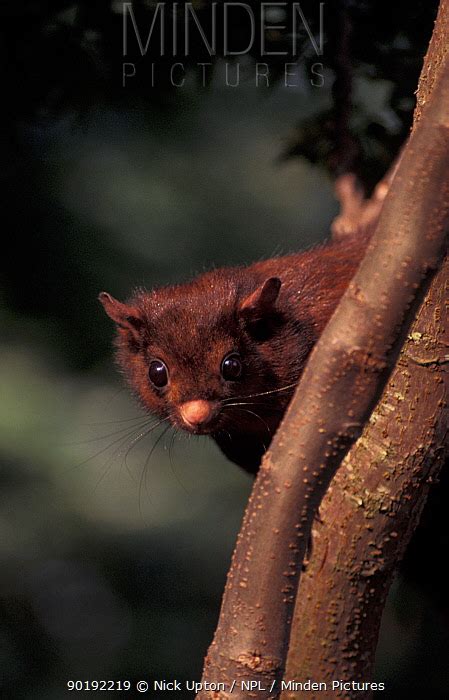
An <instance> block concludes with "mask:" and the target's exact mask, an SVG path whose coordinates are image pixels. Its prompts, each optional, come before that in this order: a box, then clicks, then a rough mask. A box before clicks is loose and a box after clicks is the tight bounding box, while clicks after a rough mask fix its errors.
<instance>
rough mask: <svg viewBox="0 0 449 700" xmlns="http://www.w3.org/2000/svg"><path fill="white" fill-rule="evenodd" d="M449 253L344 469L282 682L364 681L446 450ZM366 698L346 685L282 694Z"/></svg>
mask: <svg viewBox="0 0 449 700" xmlns="http://www.w3.org/2000/svg"><path fill="white" fill-rule="evenodd" d="M448 284H449V261H448V260H446V261H445V264H444V265H443V267H442V268H441V270H440V271H439V273H438V274H437V276H436V277H435V278H434V280H433V282H432V285H431V287H430V290H429V292H428V294H427V295H426V299H425V302H424V304H423V305H422V306H421V308H420V310H419V313H418V316H417V319H416V321H415V322H414V324H413V326H412V328H411V332H410V334H409V335H408V337H407V340H406V342H405V345H404V347H403V349H402V352H401V355H400V357H399V361H398V363H397V365H396V367H395V370H394V372H393V374H392V375H391V377H390V380H389V382H388V386H387V388H386V389H385V391H384V394H383V396H382V399H381V401H380V402H379V404H378V406H377V407H376V409H375V411H374V412H373V414H372V415H371V418H370V421H369V423H368V424H367V426H366V428H365V431H364V433H363V435H362V437H361V438H360V439H359V440H358V442H357V443H356V444H355V445H354V447H353V448H352V450H351V451H350V453H349V454H348V455H347V457H346V459H345V460H344V462H343V465H342V467H341V468H340V469H339V470H338V472H337V474H336V476H335V478H334V480H333V482H332V484H331V486H330V488H329V490H328V492H327V494H326V496H325V498H324V500H323V502H322V504H321V506H320V522H316V523H315V526H314V529H313V556H312V557H311V559H310V562H309V564H308V566H307V570H306V572H305V573H304V574H303V576H302V577H301V583H300V586H299V591H298V596H297V602H296V607H295V614H294V622H293V628H292V634H291V637H290V647H289V654H288V662H287V670H286V676H285V678H286V680H288V679H302V680H306V679H307V678H311V679H313V680H320V681H323V682H325V683H327V685H328V687H329V688H332V681H334V680H338V679H343V680H344V681H346V682H352V681H355V682H364V681H365V682H366V681H369V680H370V679H371V677H372V671H373V663H374V654H375V650H376V645H377V638H378V632H379V626H380V620H381V615H382V610H383V607H384V604H385V599H386V596H387V593H388V590H389V587H390V584H391V581H392V578H393V575H394V573H395V570H396V567H397V565H398V563H399V561H400V560H401V558H402V556H403V554H404V552H405V549H406V547H407V545H408V543H409V540H410V537H411V535H412V534H413V531H414V529H415V527H416V525H417V524H418V522H419V517H420V514H421V511H422V508H423V506H424V504H425V502H426V499H427V495H428V492H429V488H430V486H431V484H432V483H433V482H434V481H436V480H437V479H438V473H439V470H440V467H441V465H442V464H443V463H444V460H445V459H446V458H447V457H448V454H449V441H448V437H449V318H448V309H447V298H448ZM306 695H307V697H309V698H313V697H319V698H323V700H324V698H327V697H329V698H339V697H340V698H356V697H357V698H367V697H370V695H371V693H370V691H369V690H367V691H366V692H365V693H364V692H360V691H358V690H352V691H351V689H348V688H346V690H345V688H344V687H343V688H339V689H335V690H333V691H329V692H328V693H326V692H320V693H319V694H317V696H315V695H314V694H313V693H310V692H308V693H302V692H300V691H296V692H285V694H284V696H283V697H285V698H288V699H289V700H291V699H293V698H295V699H296V698H302V697H305V696H306Z"/></svg>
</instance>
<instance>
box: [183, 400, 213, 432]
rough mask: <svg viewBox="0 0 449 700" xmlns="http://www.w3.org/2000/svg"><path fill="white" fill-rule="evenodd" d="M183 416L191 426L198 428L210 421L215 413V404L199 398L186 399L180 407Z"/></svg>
mask: <svg viewBox="0 0 449 700" xmlns="http://www.w3.org/2000/svg"><path fill="white" fill-rule="evenodd" d="M179 412H180V413H181V417H182V419H183V421H184V422H185V423H187V425H189V426H190V427H191V428H197V427H199V426H201V425H204V424H205V423H208V422H209V421H210V419H211V418H212V416H213V415H214V413H215V410H214V405H213V404H212V403H211V402H210V401H205V400H203V399H197V400H195V401H186V402H185V403H183V404H181V406H180V407H179Z"/></svg>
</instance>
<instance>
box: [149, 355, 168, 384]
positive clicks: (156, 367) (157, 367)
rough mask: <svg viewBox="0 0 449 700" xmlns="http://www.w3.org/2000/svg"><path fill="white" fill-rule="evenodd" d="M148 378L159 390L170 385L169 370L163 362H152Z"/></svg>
mask: <svg viewBox="0 0 449 700" xmlns="http://www.w3.org/2000/svg"><path fill="white" fill-rule="evenodd" d="M148 376H149V378H150V382H151V383H152V384H153V385H154V386H155V387H157V388H158V389H162V387H164V386H166V385H167V384H168V370H167V367H166V366H165V365H164V363H163V362H162V360H153V361H152V362H150V366H149V368H148Z"/></svg>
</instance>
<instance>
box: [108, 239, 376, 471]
mask: <svg viewBox="0 0 449 700" xmlns="http://www.w3.org/2000/svg"><path fill="white" fill-rule="evenodd" d="M365 247H366V241H364V240H361V239H360V240H359V239H354V238H351V239H348V240H342V241H337V242H330V243H328V244H325V245H320V246H317V247H315V248H312V249H310V250H306V251H304V252H302V253H296V254H292V255H287V256H282V257H277V258H271V259H269V260H264V261H261V262H257V263H254V264H252V265H249V266H248V267H230V268H219V269H216V270H212V271H210V272H206V273H204V274H202V275H199V276H198V277H196V278H194V279H193V280H191V281H190V282H187V283H185V284H179V285H172V286H167V287H162V288H159V289H155V290H152V291H147V290H139V291H137V292H136V293H135V294H134V296H133V297H132V298H131V299H130V300H129V301H128V302H126V303H122V302H119V301H117V300H116V299H114V298H113V297H112V296H111V295H109V294H107V293H106V292H102V293H101V294H100V297H99V298H100V301H101V302H102V304H103V306H104V308H105V310H106V313H107V314H108V315H109V316H110V317H111V318H112V319H113V320H114V321H115V323H116V324H117V331H118V332H117V337H116V348H117V353H116V358H117V362H118V365H119V367H120V369H121V371H122V372H123V374H124V375H125V377H126V380H127V382H128V384H129V385H130V387H131V388H132V390H133V391H134V393H135V394H136V395H137V396H138V398H139V400H140V402H141V403H142V404H143V406H144V407H145V409H146V410H148V411H150V412H152V413H155V414H157V415H158V416H160V417H161V418H166V419H168V420H169V421H170V422H171V423H172V424H173V425H174V426H176V427H179V428H182V429H184V430H187V431H189V432H192V433H195V434H207V435H210V436H211V437H212V438H213V439H214V440H215V442H216V443H217V444H218V445H219V447H220V448H221V450H222V451H223V452H224V453H225V455H226V456H227V457H228V458H229V459H230V460H232V461H233V462H236V463H237V464H239V465H240V466H241V467H243V468H244V469H246V470H247V471H249V472H251V473H255V472H257V469H258V467H259V465H260V461H261V458H262V456H263V454H264V452H265V451H266V449H267V448H268V446H269V444H270V442H271V439H272V437H273V434H274V432H275V431H276V428H277V427H278V425H279V423H280V422H281V420H282V417H283V415H284V413H285V410H286V408H287V406H288V404H289V402H290V399H291V397H292V395H293V393H294V390H295V387H296V384H297V382H298V380H299V377H300V375H301V372H302V369H303V367H304V365H305V363H306V360H307V357H308V355H309V353H310V351H311V350H312V348H313V346H314V344H315V342H316V341H317V339H318V338H319V336H320V334H321V333H322V331H323V329H324V327H325V325H326V323H327V322H328V320H329V318H330V317H331V315H332V313H333V311H334V309H335V307H336V306H337V304H338V302H339V300H340V298H341V296H342V295H343V293H344V291H345V290H346V288H347V286H348V284H349V282H350V280H351V278H352V277H353V275H354V272H355V271H356V269H357V267H358V264H359V262H360V260H361V258H362V256H363V254H364V250H365Z"/></svg>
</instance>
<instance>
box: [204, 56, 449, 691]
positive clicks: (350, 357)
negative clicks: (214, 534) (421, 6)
mask: <svg viewBox="0 0 449 700" xmlns="http://www.w3.org/2000/svg"><path fill="white" fill-rule="evenodd" d="M448 115H449V67H447V66H446V71H441V76H440V79H439V80H438V82H437V87H436V88H435V90H434V93H433V95H432V100H430V103H429V105H428V106H427V107H426V115H425V118H423V119H422V120H421V121H420V123H419V125H418V127H417V128H416V130H415V132H414V133H413V134H412V136H411V138H410V140H409V142H408V144H407V146H406V148H405V150H404V153H403V154H402V156H401V160H400V163H399V166H398V170H397V173H396V176H395V178H394V180H393V182H392V185H391V187H390V191H389V192H388V195H387V197H386V199H385V203H384V206H383V208H382V213H381V217H380V220H379V224H378V226H377V229H376V232H375V234H374V236H373V240H372V243H371V244H370V248H369V251H368V253H367V256H366V258H365V259H364V261H363V262H362V265H361V267H360V270H359V271H358V273H357V274H356V276H355V278H354V280H353V282H352V284H351V285H350V287H349V289H348V291H347V293H346V294H345V296H344V297H343V299H342V301H341V303H340V305H339V307H338V309H337V310H336V312H335V314H334V316H333V317H332V319H331V321H330V322H329V324H328V326H327V328H326V329H325V331H324V333H323V335H322V337H321V339H320V341H319V342H318V343H317V345H316V347H315V349H314V351H313V353H312V355H311V358H310V360H309V363H308V365H307V367H306V369H305V371H304V374H303V376H302V378H301V381H300V384H299V386H298V390H297V392H296V393H295V396H294V398H293V401H292V403H291V405H290V408H289V410H288V412H287V415H286V416H285V419H284V421H283V423H282V425H281V427H280V429H279V430H278V432H277V434H276V436H275V438H274V440H273V443H272V447H271V449H270V452H269V453H268V454H267V455H266V458H265V459H264V461H263V464H262V467H261V469H260V472H259V475H258V477H257V479H256V482H255V486H254V489H253V493H252V496H251V498H250V501H249V504H248V508H247V511H246V513H245V518H244V522H243V526H242V530H241V532H240V535H239V537H238V541H237V546H236V550H235V553H234V557H233V562H232V566H231V570H230V573H229V576H228V581H227V585H226V590H225V595H224V598H223V604H222V609H221V613H220V620H219V624H218V627H217V631H216V634H215V637H214V641H213V643H212V645H211V647H210V649H209V652H208V656H207V659H206V664H205V670H204V675H203V682H215V683H219V682H221V683H224V684H225V690H224V691H222V690H218V691H215V690H210V691H209V690H204V691H202V692H200V693H199V695H198V696H197V697H198V698H201V699H202V700H203V699H205V698H227V697H233V698H250V697H257V698H260V699H262V698H276V697H278V696H279V684H278V683H276V681H279V680H280V679H281V678H282V675H283V671H284V663H285V655H286V651H287V645H288V640H289V635H290V624H291V618H292V611H293V605H294V601H295V595H296V589H297V585H298V581H299V576H300V571H301V564H302V561H303V558H304V554H305V551H306V546H307V542H308V539H309V535H310V531H311V527H312V524H313V519H314V516H315V514H316V510H317V507H318V505H319V503H320V502H321V500H322V497H323V495H324V494H325V492H326V490H327V488H328V485H329V482H330V480H331V479H332V477H333V475H334V474H335V471H336V469H337V467H338V465H339V464H340V462H341V460H342V458H343V457H344V455H345V454H346V452H347V451H348V449H349V447H350V446H351V444H352V443H353V442H354V441H355V439H356V438H357V437H358V436H359V435H360V433H361V430H362V428H363V425H364V423H365V421H366V420H367V419H368V417H369V415H370V413H371V411H372V409H373V407H374V405H375V403H376V400H377V399H378V397H379V394H380V391H381V390H382V388H383V386H384V383H385V380H386V378H387V371H386V370H388V369H389V367H391V365H392V364H393V363H394V359H395V352H396V350H397V349H398V348H397V345H396V346H395V341H397V339H398V335H399V333H400V330H401V328H404V327H408V323H409V322H410V321H411V317H410V314H408V320H407V312H408V310H409V309H410V306H411V304H412V302H413V301H414V298H415V296H416V293H417V291H418V290H421V292H422V289H423V286H422V282H423V279H424V277H425V275H426V273H428V272H429V270H431V269H433V268H435V267H436V265H437V262H438V259H439V256H440V254H441V251H442V248H443V245H444V242H445V231H446V226H447V222H448V211H449V172H448V168H447V163H448V162H449V118H448ZM404 324H405V325H404ZM390 539H392V540H394V537H392V538H390ZM378 544H382V547H383V548H384V549H385V547H386V546H387V543H386V542H380V543H378ZM382 551H383V550H381V552H382ZM358 554H360V552H358ZM254 680H257V681H259V682H260V683H261V685H262V687H263V688H264V690H260V689H257V690H256V689H255V690H254V692H248V690H245V688H244V687H242V685H241V682H242V681H254ZM234 681H236V684H234V685H233V682H234ZM231 687H232V689H233V692H232V694H230V688H231ZM309 697H310V695H309Z"/></svg>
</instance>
